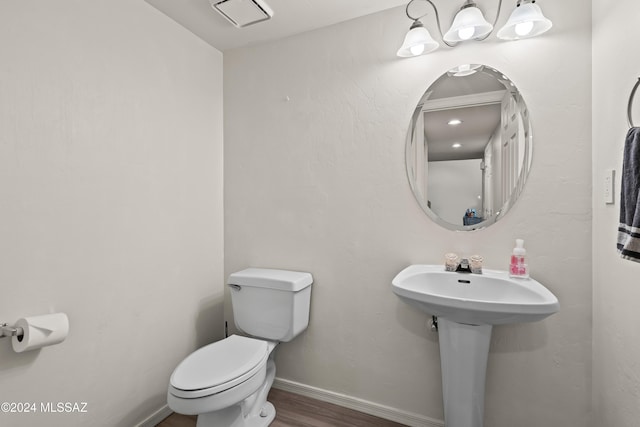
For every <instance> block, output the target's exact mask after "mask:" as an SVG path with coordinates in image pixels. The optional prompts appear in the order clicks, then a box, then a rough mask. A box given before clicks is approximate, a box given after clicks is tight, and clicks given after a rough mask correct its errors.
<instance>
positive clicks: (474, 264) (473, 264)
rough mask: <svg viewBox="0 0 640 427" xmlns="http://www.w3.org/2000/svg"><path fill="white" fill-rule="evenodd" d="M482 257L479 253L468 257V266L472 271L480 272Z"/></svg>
mask: <svg viewBox="0 0 640 427" xmlns="http://www.w3.org/2000/svg"><path fill="white" fill-rule="evenodd" d="M483 260H484V259H483V258H482V257H481V256H480V255H472V256H471V257H469V267H470V269H471V272H472V273H476V274H482V261H483Z"/></svg>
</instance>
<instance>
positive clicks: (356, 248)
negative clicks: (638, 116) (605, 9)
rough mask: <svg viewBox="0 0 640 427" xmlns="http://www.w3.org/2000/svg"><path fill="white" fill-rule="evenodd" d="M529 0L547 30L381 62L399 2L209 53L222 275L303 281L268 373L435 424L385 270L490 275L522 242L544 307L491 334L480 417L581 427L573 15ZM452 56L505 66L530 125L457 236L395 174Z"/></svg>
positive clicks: (584, 187) (387, 53) (406, 316)
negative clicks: (306, 316) (481, 263)
mask: <svg viewBox="0 0 640 427" xmlns="http://www.w3.org/2000/svg"><path fill="white" fill-rule="evenodd" d="M454 6H455V5H451V7H452V8H453V7H454ZM543 6H544V10H545V13H546V14H548V16H549V17H550V18H551V19H552V20H554V22H555V23H556V27H555V28H554V29H553V30H552V32H551V33H549V34H548V36H543V37H540V38H536V39H531V40H525V41H521V42H517V43H504V42H498V41H496V40H495V38H491V40H490V41H487V42H484V43H481V44H480V43H470V44H468V45H463V46H460V47H458V48H456V49H452V50H450V49H441V50H439V51H437V52H435V53H434V54H432V55H428V56H423V57H419V58H413V59H406V60H399V59H398V58H396V57H395V51H396V50H397V47H398V45H399V44H400V43H401V41H402V37H403V35H404V32H405V31H407V29H408V27H409V25H410V22H409V20H407V18H406V16H405V13H404V8H402V7H401V8H396V9H392V10H390V11H387V12H383V13H379V14H375V15H371V16H367V17H364V18H360V19H356V20H353V21H349V22H346V23H342V24H339V25H335V26H332V27H329V28H324V29H321V30H318V31H313V32H310V33H306V34H302V35H299V36H295V37H291V38H287V39H283V40H281V41H277V42H273V43H267V44H263V45H260V46H255V47H249V48H243V49H238V50H234V51H230V52H226V53H225V64H224V68H225V73H224V75H225V77H224V88H225V94H226V95H227V96H225V101H224V108H225V242H226V243H225V270H226V274H229V273H230V272H232V271H235V270H237V269H241V268H244V267H247V266H264V267H278V268H290V269H298V270H307V271H310V272H312V273H313V275H314V278H315V284H314V288H313V293H312V308H311V310H312V312H311V324H310V326H309V329H308V330H307V331H306V332H305V333H304V334H303V335H302V336H300V337H299V338H297V339H296V340H295V341H293V342H291V343H287V344H283V345H282V347H281V348H280V350H279V353H278V360H277V363H278V375H279V376H280V377H282V378H285V379H290V380H293V381H297V382H301V383H303V384H308V385H311V386H315V387H320V388H323V389H327V390H331V391H334V392H339V393H345V394H347V395H350V396H354V397H357V398H361V399H365V400H369V401H373V402H377V403H380V404H384V405H388V406H391V407H394V408H398V409H401V410H405V411H409V412H413V413H417V414H421V415H423V416H426V417H430V418H436V419H441V418H442V400H441V397H440V396H441V380H440V366H439V365H440V362H439V354H438V343H437V337H436V336H435V335H434V334H432V333H430V332H429V331H428V328H427V326H426V316H425V315H424V314H422V313H420V312H418V311H416V310H414V309H412V308H410V307H408V306H407V305H405V304H403V303H402V302H400V301H399V300H398V299H397V298H396V297H395V296H394V295H393V294H392V293H391V289H390V282H391V279H392V278H393V276H394V275H395V274H396V273H397V272H399V271H400V270H401V269H402V268H404V267H406V266H407V265H409V264H412V263H440V262H442V256H443V254H444V253H445V252H448V251H457V252H459V253H461V254H471V253H476V252H477V253H480V254H482V255H484V258H485V260H486V261H485V262H486V266H487V267H489V268H503V269H504V268H506V266H507V263H508V259H509V255H510V253H511V249H512V247H513V241H514V239H515V238H517V237H522V238H524V239H525V241H526V246H527V248H528V250H529V254H530V255H531V256H530V262H529V263H530V265H531V270H532V274H533V276H534V277H535V278H537V279H538V280H540V281H541V282H542V283H544V284H545V285H546V286H547V287H548V288H549V289H551V290H552V291H553V292H554V293H555V294H556V295H557V296H558V298H559V299H560V302H561V304H562V309H561V311H560V313H558V314H557V315H554V316H553V317H551V318H549V319H547V320H545V321H543V322H539V323H534V324H525V325H513V326H502V327H498V328H496V329H495V331H494V339H493V342H492V349H491V355H490V360H489V367H488V382H487V401H486V424H487V425H490V426H492V427H513V426H519V427H529V426H531V427H533V426H541V425H553V426H560V425H571V426H589V425H590V416H591V415H590V413H589V411H590V402H591V382H590V378H591V309H592V302H591V267H590V266H591V215H590V209H591V187H590V179H591V129H590V126H589V123H590V119H591V74H590V70H591V44H590V36H591V34H590V31H591V15H590V13H591V11H590V10H589V8H585V7H584V5H583V2H582V1H578V0H571V1H564V2H545V4H544V5H543ZM453 12H454V11H453V9H451V10H445V11H443V17H445V19H446V18H447V17H449V16H452V14H453ZM491 13H492V12H489V13H488V16H491ZM432 18H433V17H432V16H428V17H427V18H425V20H426V21H428V24H427V25H429V26H430V27H433V22H432ZM505 19H506V13H505V14H504V16H503V17H502V18H501V21H500V22H499V23H498V25H501V23H502V22H504V20H505ZM461 63H485V64H489V65H492V66H494V67H497V68H498V69H499V70H501V71H503V72H504V73H505V74H506V75H508V76H509V77H510V78H511V79H512V80H513V81H514V82H515V83H516V85H517V86H518V88H519V89H520V91H521V93H522V94H523V96H524V98H525V99H526V102H527V105H528V106H529V108H530V110H531V115H532V120H533V126H534V131H535V142H534V144H535V147H534V159H533V168H532V171H531V174H530V176H529V181H528V183H527V186H526V188H525V191H524V193H523V194H522V196H521V199H520V200H519V201H518V203H517V204H516V205H515V206H514V208H513V209H512V210H511V211H510V212H509V214H508V215H507V216H506V217H505V218H504V219H502V220H501V221H500V222H498V223H497V224H495V225H494V226H492V227H491V228H489V229H487V230H482V231H478V232H472V233H456V232H451V231H448V230H444V229H442V228H440V227H438V226H437V225H436V224H434V223H433V222H432V221H431V220H429V218H428V217H427V216H426V215H425V214H424V213H423V212H422V211H421V210H420V208H419V206H418V204H417V203H416V202H415V200H414V199H413V195H412V193H411V190H410V188H409V185H408V183H407V178H406V173H405V169H404V141H405V132H406V129H407V126H408V123H409V119H410V116H411V112H412V111H413V109H414V107H415V105H416V103H417V102H418V100H419V98H420V96H421V95H422V94H423V93H424V90H425V89H426V88H427V87H428V86H429V84H430V83H431V82H433V81H434V80H435V79H436V78H437V77H438V76H439V75H440V74H441V73H442V72H444V71H445V70H447V69H448V68H450V67H452V66H455V65H458V64H461ZM226 317H227V318H228V319H229V320H230V316H226Z"/></svg>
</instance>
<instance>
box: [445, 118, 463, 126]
mask: <svg viewBox="0 0 640 427" xmlns="http://www.w3.org/2000/svg"><path fill="white" fill-rule="evenodd" d="M461 123H462V120H460V119H451V120H449V121H448V122H447V124H448V125H449V126H458V125H459V124H461Z"/></svg>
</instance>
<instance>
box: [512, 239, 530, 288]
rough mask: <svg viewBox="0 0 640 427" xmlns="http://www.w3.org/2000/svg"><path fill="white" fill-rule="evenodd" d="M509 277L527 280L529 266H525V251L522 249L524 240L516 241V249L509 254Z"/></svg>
mask: <svg viewBox="0 0 640 427" xmlns="http://www.w3.org/2000/svg"><path fill="white" fill-rule="evenodd" d="M509 276H511V277H519V278H523V279H528V278H529V266H528V265H527V250H526V249H525V248H524V240H522V239H516V247H515V248H513V254H511V264H510V265H509Z"/></svg>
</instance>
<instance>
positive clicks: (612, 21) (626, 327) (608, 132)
mask: <svg viewBox="0 0 640 427" xmlns="http://www.w3.org/2000/svg"><path fill="white" fill-rule="evenodd" d="M639 15H640V4H638V2H634V1H631V0H623V1H617V2H609V1H605V0H594V1H593V125H592V126H593V266H594V268H593V274H594V277H593V313H594V314H593V349H594V358H593V407H594V415H595V419H594V425H595V426H616V427H634V426H637V425H638V419H639V418H640V392H639V390H640V365H639V364H638V360H640V329H639V328H638V301H639V300H640V287H639V286H638V284H639V283H638V282H639V279H638V278H639V277H640V264H638V263H634V262H631V261H625V260H623V259H621V258H620V257H619V256H618V254H617V252H616V235H617V226H618V222H619V212H620V204H619V201H620V200H619V197H618V196H619V194H620V193H619V192H620V172H621V169H622V152H623V148H624V138H625V135H626V132H627V129H628V125H627V111H626V108H627V101H628V99H629V94H630V92H631V89H632V88H633V85H634V84H635V83H636V82H637V80H638V77H640V57H638V55H637V52H638V40H640V28H639V27H638V25H637V17H638V16H639ZM634 105H635V107H634V112H635V116H634V122H635V125H636V126H639V125H640V93H638V94H637V95H636V101H635V104H634ZM606 169H615V170H616V172H617V176H616V180H615V181H616V190H615V205H605V204H604V201H603V200H604V199H603V191H604V184H603V183H604V174H605V170H606Z"/></svg>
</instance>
